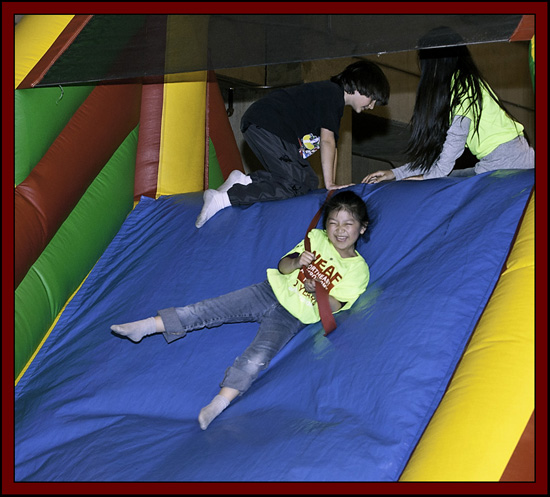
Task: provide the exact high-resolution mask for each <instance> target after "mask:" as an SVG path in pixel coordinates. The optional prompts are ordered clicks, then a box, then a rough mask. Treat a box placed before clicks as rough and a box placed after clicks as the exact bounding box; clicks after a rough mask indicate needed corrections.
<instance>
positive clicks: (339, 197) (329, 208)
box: [323, 190, 369, 229]
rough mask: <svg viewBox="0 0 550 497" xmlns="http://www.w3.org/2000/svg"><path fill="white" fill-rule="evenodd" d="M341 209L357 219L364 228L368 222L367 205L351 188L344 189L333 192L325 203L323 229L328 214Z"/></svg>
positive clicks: (325, 226)
mask: <svg viewBox="0 0 550 497" xmlns="http://www.w3.org/2000/svg"><path fill="white" fill-rule="evenodd" d="M342 209H344V210H346V211H348V212H349V213H350V214H351V215H352V216H353V217H354V218H355V219H357V221H359V222H360V223H361V226H364V227H365V228H366V227H367V225H368V224H369V215H368V212H367V206H366V205H365V202H364V201H363V199H362V198H361V197H360V196H359V195H357V194H356V193H354V192H352V191H351V190H344V191H342V192H338V193H336V194H334V195H333V196H332V197H330V198H329V199H328V201H327V203H326V204H325V209H324V214H323V228H324V229H327V220H328V217H329V216H330V214H331V213H332V212H334V211H336V212H338V211H340V210H342Z"/></svg>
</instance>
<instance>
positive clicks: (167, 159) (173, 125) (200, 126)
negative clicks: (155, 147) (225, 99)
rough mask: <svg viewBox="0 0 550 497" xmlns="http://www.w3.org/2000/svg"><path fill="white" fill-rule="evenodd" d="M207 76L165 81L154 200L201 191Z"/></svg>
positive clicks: (187, 76)
mask: <svg viewBox="0 0 550 497" xmlns="http://www.w3.org/2000/svg"><path fill="white" fill-rule="evenodd" d="M206 76H207V73H206V71H200V72H194V73H188V74H185V75H181V74H180V75H176V76H171V77H167V78H166V79H167V82H166V83H165V84H164V102H163V111H162V129H161V145H160V153H159V173H158V184H157V197H159V196H161V195H173V194H177V193H187V192H196V191H201V190H203V188H204V158H205V157H204V154H205V150H206V145H205V143H206V141H205V140H206V138H205V136H206V135H205V119H206ZM182 79H183V81H182ZM171 80H177V82H170V81H171Z"/></svg>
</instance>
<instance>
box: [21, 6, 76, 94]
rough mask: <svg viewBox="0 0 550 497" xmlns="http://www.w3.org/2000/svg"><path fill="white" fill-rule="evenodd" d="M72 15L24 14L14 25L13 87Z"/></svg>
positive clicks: (42, 54) (45, 50)
mask: <svg viewBox="0 0 550 497" xmlns="http://www.w3.org/2000/svg"><path fill="white" fill-rule="evenodd" d="M73 17H74V15H26V16H24V17H23V18H22V19H21V21H20V22H19V23H18V24H17V25H16V26H15V45H14V61H15V68H14V69H15V88H17V87H18V86H19V84H20V83H21V81H23V79H24V78H25V76H27V74H28V73H29V71H30V70H31V69H32V68H33V67H34V66H35V65H36V63H37V62H38V61H39V60H40V59H41V58H42V57H43V56H44V54H45V53H46V52H47V51H48V49H49V48H50V47H51V46H52V44H53V43H54V41H55V40H56V39H57V37H58V36H59V35H60V33H61V32H62V31H63V30H64V29H65V28H66V27H67V24H69V22H70V21H71V19H72V18H73Z"/></svg>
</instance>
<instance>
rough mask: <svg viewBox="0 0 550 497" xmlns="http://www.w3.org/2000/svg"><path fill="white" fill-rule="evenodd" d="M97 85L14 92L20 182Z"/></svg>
mask: <svg viewBox="0 0 550 497" xmlns="http://www.w3.org/2000/svg"><path fill="white" fill-rule="evenodd" d="M93 89H94V86H68V87H60V86H58V87H53V88H31V89H28V90H15V101H14V106H15V107H14V115H15V122H14V126H15V127H14V168H15V169H14V171H15V184H16V185H18V184H19V183H21V182H22V181H23V180H24V179H25V178H26V177H27V176H28V175H29V173H30V172H31V171H32V169H33V168H34V166H36V164H37V163H38V162H39V161H40V159H41V158H42V157H43V155H44V154H45V153H46V152H47V150H48V148H49V147H50V145H51V144H52V143H53V142H54V140H55V139H56V138H57V136H58V135H59V133H60V132H61V131H62V130H63V128H64V127H65V125H66V124H67V123H68V122H69V120H70V119H71V117H72V116H73V114H74V113H75V111H76V110H77V109H78V108H79V107H80V105H81V104H82V102H84V100H86V98H87V97H88V95H89V94H90V93H91V91H92V90H93Z"/></svg>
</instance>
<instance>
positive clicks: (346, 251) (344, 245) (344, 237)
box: [326, 209, 367, 258]
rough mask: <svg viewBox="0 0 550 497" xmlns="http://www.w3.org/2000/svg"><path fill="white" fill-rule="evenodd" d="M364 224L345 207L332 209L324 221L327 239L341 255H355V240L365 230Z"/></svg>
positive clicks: (345, 256)
mask: <svg viewBox="0 0 550 497" xmlns="http://www.w3.org/2000/svg"><path fill="white" fill-rule="evenodd" d="M366 229H367V227H366V226H362V225H361V223H360V222H359V221H358V220H357V219H355V217H354V216H353V214H352V213H351V212H349V211H348V210H346V209H340V210H338V211H332V212H331V213H330V214H329V215H328V217H327V221H326V231H327V236H328V239H329V240H330V241H331V242H332V244H333V245H334V247H335V248H336V250H337V252H338V253H339V254H340V256H341V257H343V258H347V257H355V242H357V240H358V238H359V237H360V236H361V235H362V234H363V233H364V232H365V230H366Z"/></svg>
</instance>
